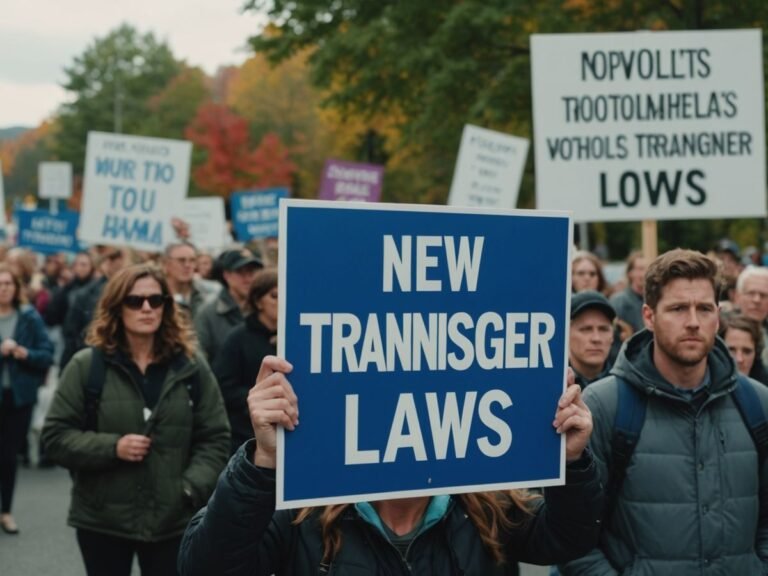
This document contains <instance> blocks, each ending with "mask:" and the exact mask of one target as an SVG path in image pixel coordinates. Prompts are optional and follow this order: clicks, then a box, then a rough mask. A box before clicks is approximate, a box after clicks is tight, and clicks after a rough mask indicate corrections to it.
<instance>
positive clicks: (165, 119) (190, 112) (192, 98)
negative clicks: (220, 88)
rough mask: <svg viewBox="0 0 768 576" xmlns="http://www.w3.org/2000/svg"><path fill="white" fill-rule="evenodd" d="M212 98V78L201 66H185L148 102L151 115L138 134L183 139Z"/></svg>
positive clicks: (138, 130)
mask: <svg viewBox="0 0 768 576" xmlns="http://www.w3.org/2000/svg"><path fill="white" fill-rule="evenodd" d="M210 98H211V87H210V79H209V78H208V77H207V76H206V75H205V72H203V71H202V70H201V69H200V68H190V67H188V66H184V67H183V68H182V69H181V71H180V72H179V73H178V74H177V75H176V76H174V77H173V78H171V80H170V81H169V82H168V84H167V85H165V86H164V87H163V88H162V89H161V90H159V91H158V92H157V93H156V94H154V95H152V96H150V97H149V99H148V100H147V102H146V108H147V111H148V115H147V116H146V117H145V118H144V120H143V121H142V122H141V123H140V124H139V125H138V126H137V128H136V131H135V134H142V135H145V136H155V137H163V138H174V139H183V138H184V132H185V130H186V128H187V126H188V125H189V123H190V122H191V121H192V119H193V118H194V117H195V115H196V114H197V110H198V108H200V106H202V105H203V104H204V103H205V102H207V101H209V100H210Z"/></svg>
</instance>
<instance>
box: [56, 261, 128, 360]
mask: <svg viewBox="0 0 768 576" xmlns="http://www.w3.org/2000/svg"><path fill="white" fill-rule="evenodd" d="M124 263H125V257H124V255H123V251H122V250H120V249H119V248H111V247H110V248H109V249H108V251H107V252H106V253H105V254H104V255H102V256H101V260H100V262H99V270H100V272H101V274H102V276H101V277H100V278H97V279H95V280H94V281H93V282H90V283H89V284H87V285H86V286H84V287H83V288H81V289H79V290H77V291H76V292H75V294H74V295H73V297H72V304H71V305H70V306H69V308H68V309H67V315H66V317H65V318H64V325H63V326H62V336H63V337H64V351H63V352H62V353H61V358H60V359H59V370H61V371H64V368H65V366H66V365H67V363H68V362H69V361H70V360H71V359H72V356H74V355H75V352H77V351H78V350H82V349H83V348H85V334H86V331H87V330H88V325H89V324H90V323H91V319H92V318H93V313H94V312H95V311H96V305H97V304H98V303H99V298H101V293H102V292H103V291H104V286H106V284H107V280H109V279H110V278H111V277H112V276H114V275H115V273H117V271H118V270H120V269H121V268H122V267H123V265H124Z"/></svg>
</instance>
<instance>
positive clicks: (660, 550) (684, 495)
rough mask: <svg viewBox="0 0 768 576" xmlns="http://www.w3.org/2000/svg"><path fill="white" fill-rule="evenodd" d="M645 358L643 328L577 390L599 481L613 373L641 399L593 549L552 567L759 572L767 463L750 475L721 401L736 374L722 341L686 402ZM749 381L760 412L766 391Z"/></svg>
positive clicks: (735, 414) (579, 571)
mask: <svg viewBox="0 0 768 576" xmlns="http://www.w3.org/2000/svg"><path fill="white" fill-rule="evenodd" d="M652 357H653V334H652V333H651V332H648V331H647V330H643V331H642V332H639V333H637V334H635V335H634V336H633V337H632V338H631V339H630V340H628V341H627V343H626V345H625V346H624V348H623V349H622V351H621V353H620V355H619V358H618V359H617V361H616V364H615V365H614V367H613V369H612V370H611V376H608V377H607V378H605V379H603V380H601V381H599V382H596V383H594V384H590V385H589V386H588V387H587V388H586V390H585V391H584V400H585V401H586V403H587V405H588V406H589V408H590V410H591V411H592V415H593V419H594V431H593V433H592V439H591V442H592V449H593V451H594V453H595V456H596V458H597V460H598V467H599V469H600V471H601V476H602V478H603V481H604V482H607V476H608V469H609V468H608V461H609V460H610V456H611V436H612V433H613V424H614V418H615V414H616V405H617V401H618V395H617V384H618V383H617V380H616V376H619V377H621V378H623V379H624V380H625V381H626V382H627V383H629V384H630V385H631V386H636V387H638V388H640V389H641V390H643V391H644V393H645V394H647V398H648V404H647V411H646V417H645V425H644V426H643V429H642V433H641V435H640V438H639V441H638V444H637V448H636V449H635V452H634V454H633V456H632V459H631V461H630V463H629V466H628V467H627V472H626V479H625V480H624V483H623V485H622V488H621V491H620V492H619V494H618V496H617V498H616V503H615V505H614V506H613V508H612V509H611V510H606V513H605V517H604V522H603V531H602V534H601V544H600V546H599V548H597V549H595V550H593V551H592V552H591V553H589V554H588V555H587V556H585V557H583V558H580V559H579V560H575V561H573V562H571V563H569V564H567V565H566V566H561V572H562V573H563V574H564V575H565V576H576V575H579V576H585V575H590V576H591V575H598V574H599V575H600V576H610V575H617V574H621V575H623V576H641V575H642V576H645V575H648V576H651V575H653V576H688V575H694V574H695V575H713V576H714V575H718V576H720V575H722V576H725V575H728V576H737V575H739V576H741V575H744V576H747V575H749V576H752V575H760V574H763V575H765V574H768V563H767V562H766V560H768V469H767V468H766V467H765V466H764V467H763V471H762V474H758V457H757V451H756V448H755V444H754V442H753V440H752V437H751V436H750V433H749V429H748V428H747V426H746V424H745V423H744V421H743V420H742V417H741V415H740V413H739V411H738V408H737V407H736V404H735V403H734V401H733V399H732V397H731V392H732V391H733V389H734V388H735V386H736V378H737V372H736V368H735V365H734V363H733V361H732V360H731V357H730V355H729V354H728V350H727V348H726V347H725V344H724V343H723V342H722V341H721V340H720V339H717V341H716V344H715V347H714V349H713V350H712V352H710V354H709V358H708V367H709V376H710V381H709V385H708V386H707V387H706V388H704V389H702V390H701V391H699V392H697V393H696V394H694V396H693V397H692V398H690V399H688V398H686V397H685V396H684V395H683V394H681V393H680V392H678V391H677V390H676V389H675V388H674V387H673V386H672V385H671V384H670V383H668V382H667V381H666V380H664V378H662V376H661V375H660V374H659V372H658V370H656V367H655V366H654V365H653V362H652ZM750 383H751V384H752V385H753V386H754V387H755V388H756V390H757V392H758V395H759V397H760V399H761V402H762V404H763V411H764V412H765V411H767V410H768V388H766V387H764V386H763V385H762V384H759V383H757V382H755V381H753V380H750ZM767 413H768V412H767ZM760 494H762V495H763V498H762V499H761V498H760Z"/></svg>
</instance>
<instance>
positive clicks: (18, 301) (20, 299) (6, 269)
mask: <svg viewBox="0 0 768 576" xmlns="http://www.w3.org/2000/svg"><path fill="white" fill-rule="evenodd" d="M3 273H6V274H10V276H11V281H12V282H13V286H14V287H15V288H16V291H15V292H14V294H13V300H12V301H11V306H13V307H14V308H15V309H16V310H18V309H19V307H20V306H21V305H22V304H26V303H27V298H26V296H25V294H24V287H23V286H22V284H21V278H19V277H18V276H17V275H16V274H14V273H13V269H12V268H11V267H10V266H8V264H5V263H3V264H0V274H3Z"/></svg>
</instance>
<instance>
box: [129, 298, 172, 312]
mask: <svg viewBox="0 0 768 576" xmlns="http://www.w3.org/2000/svg"><path fill="white" fill-rule="evenodd" d="M167 301H168V297H167V296H166V295H165V294H150V295H149V296H139V295H138V294H128V296H126V297H125V298H123V306H125V307H126V308H128V309H130V310H141V309H142V308H143V307H144V302H149V307H150V308H152V309H153V310H156V309H158V308H160V307H161V306H164V305H165V303H166V302H167Z"/></svg>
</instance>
